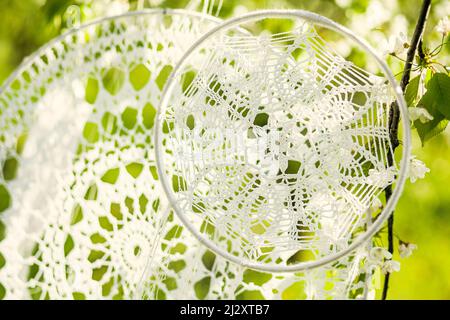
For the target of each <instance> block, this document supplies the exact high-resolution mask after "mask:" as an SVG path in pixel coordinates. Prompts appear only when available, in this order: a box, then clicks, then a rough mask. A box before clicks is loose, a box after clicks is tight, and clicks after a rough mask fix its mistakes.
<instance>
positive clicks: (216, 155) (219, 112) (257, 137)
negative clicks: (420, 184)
mask: <svg viewBox="0 0 450 320" xmlns="http://www.w3.org/2000/svg"><path fill="white" fill-rule="evenodd" d="M298 20H299V21H296V25H295V27H293V28H292V29H291V31H289V32H283V33H275V34H268V33H267V32H265V33H261V35H259V36H253V35H240V34H237V33H236V32H235V30H236V29H231V30H225V31H222V30H221V31H218V32H216V33H214V34H212V35H211V36H210V37H208V38H206V39H204V41H203V42H201V43H200V44H199V46H198V48H196V49H195V50H193V51H192V53H190V55H187V58H186V59H185V60H184V61H183V63H181V64H180V69H179V70H177V72H176V74H175V76H174V78H173V82H174V83H176V82H178V81H180V79H182V77H183V75H185V74H186V73H190V74H191V78H192V79H193V80H192V81H191V82H190V83H189V85H186V86H185V88H184V89H183V90H180V88H179V87H177V88H170V85H169V86H168V89H167V93H166V97H164V98H163V103H162V106H161V117H160V119H159V120H160V122H159V123H160V127H161V135H160V137H159V140H160V141H159V142H158V143H159V146H160V148H161V160H160V161H161V162H160V169H161V170H162V175H163V180H162V181H163V183H164V184H165V187H166V190H168V193H169V194H170V198H171V200H172V201H173V203H174V205H175V208H176V210H177V212H178V213H179V214H180V216H181V217H182V218H183V219H184V220H186V224H187V225H188V226H190V228H191V229H192V230H193V232H194V233H195V234H197V236H198V237H199V238H201V239H206V241H207V242H208V243H210V244H212V245H211V247H215V248H216V251H218V252H224V256H227V254H228V256H229V257H231V258H233V257H236V260H239V261H241V263H242V264H243V265H252V266H255V268H258V266H262V268H261V269H264V268H265V267H270V268H271V270H275V269H277V268H280V267H287V266H292V265H293V264H297V263H303V262H311V261H317V260H319V259H320V258H324V257H327V256H330V255H332V254H335V253H337V252H340V251H341V250H343V249H345V248H347V247H348V246H349V245H350V244H351V243H352V242H353V240H354V239H355V238H356V236H357V235H358V234H361V233H362V232H364V231H365V230H366V228H367V221H368V220H370V219H371V218H372V212H371V209H370V208H371V207H373V206H374V205H376V204H377V203H379V201H380V199H378V198H379V195H380V193H381V192H382V190H383V189H384V188H385V187H387V186H388V185H391V184H392V183H393V182H394V181H395V179H396V175H397V172H398V170H397V166H396V165H394V166H389V165H388V160H387V156H388V152H389V150H392V145H391V143H390V140H389V127H388V122H389V121H388V120H389V109H390V104H391V102H392V101H393V95H392V92H391V90H392V89H391V88H390V86H388V85H387V84H386V83H387V81H386V79H385V78H383V77H379V76H376V75H374V74H370V73H369V72H367V71H365V70H363V69H361V68H359V67H357V66H356V65H354V64H353V63H352V62H350V61H347V60H345V59H344V58H343V57H341V56H340V55H339V54H338V53H337V52H335V51H334V50H333V48H332V45H331V44H328V43H327V42H326V41H325V40H324V39H323V38H322V37H321V36H320V35H319V34H318V32H317V31H316V29H315V26H314V25H313V24H310V23H308V22H306V21H300V19H298ZM294 23H295V21H294ZM267 24H270V22H268V23H267ZM205 52H206V53H205ZM204 55H207V58H204V57H203V58H199V56H204ZM264 270H267V269H264Z"/></svg>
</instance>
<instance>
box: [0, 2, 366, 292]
mask: <svg viewBox="0 0 450 320" xmlns="http://www.w3.org/2000/svg"><path fill="white" fill-rule="evenodd" d="M216 23H217V22H216V21H214V20H212V19H211V18H208V17H202V16H200V15H198V14H194V13H188V12H185V11H168V12H166V13H163V12H162V11H147V12H135V13H130V14H127V15H125V16H121V17H116V18H113V19H106V20H102V21H100V22H97V23H94V24H91V25H89V26H85V27H82V28H80V29H79V30H78V31H76V32H72V33H70V34H68V35H66V36H63V37H62V38H60V39H59V40H58V41H56V42H53V43H52V44H51V45H50V46H47V47H46V48H44V49H43V50H41V51H40V52H39V54H38V55H36V56H34V57H33V58H32V59H31V60H29V61H28V62H27V63H25V66H24V67H22V68H20V69H19V71H18V72H17V73H16V74H15V76H14V77H13V78H12V79H11V81H9V82H8V84H7V85H6V86H5V87H4V89H3V91H2V92H1V93H0V115H1V116H0V169H1V170H0V193H1V198H0V204H1V205H0V299H13V298H20V299H130V298H136V297H137V298H141V296H137V292H138V294H140V292H139V287H140V286H141V282H142V283H143V284H144V286H143V290H144V291H143V292H142V294H143V297H144V298H150V299H219V298H221V299H224V298H228V299H234V298H238V299H245V298H247V299H262V298H276V299H281V298H285V299H289V298H290V299H297V298H302V299H306V298H308V299H314V298H316V299H317V298H323V299H325V298H338V299H344V298H355V297H364V295H365V293H366V291H367V290H366V284H367V281H368V279H369V277H368V276H367V275H366V274H365V273H364V271H363V269H362V264H363V261H364V257H365V255H366V250H365V249H364V248H362V249H361V250H358V251H357V252H354V253H353V254H352V255H349V256H347V257H345V258H343V259H341V260H340V261H336V262H334V263H333V264H332V265H329V266H327V267H323V268H317V269H314V270H311V271H308V272H304V273H298V274H277V275H272V274H269V273H261V272H256V271H253V270H249V269H245V268H242V267H240V266H238V265H236V264H233V263H230V262H229V261H227V260H225V259H224V258H222V257H220V256H217V255H216V254H214V253H213V252H211V251H209V250H208V249H207V248H206V247H204V246H203V245H201V244H200V242H199V241H198V240H197V239H196V238H195V237H194V236H193V235H192V234H191V233H190V232H189V231H188V230H186V229H185V228H184V227H183V226H182V224H181V222H180V221H179V219H178V218H177V216H175V215H174V214H173V213H171V212H170V206H169V203H168V200H167V198H166V196H165V195H164V191H163V190H162V187H161V185H160V183H159V178H158V173H157V169H156V162H155V154H154V143H153V134H154V125H155V121H156V120H155V114H156V112H157V109H158V105H159V101H160V97H161V90H162V88H163V86H164V83H165V81H166V79H167V77H168V75H169V73H170V70H171V69H172V68H173V66H174V65H175V64H176V62H177V60H178V59H179V58H180V56H181V55H182V53H183V51H184V50H186V49H187V47H188V46H189V45H190V44H191V43H193V42H194V41H195V40H196V39H197V38H198V37H199V35H201V34H202V33H204V32H205V31H206V30H208V29H209V28H211V27H212V26H213V25H215V24H216ZM186 78H187V81H189V76H188V75H187V76H186ZM179 86H180V90H181V88H183V87H184V82H183V83H180V85H179ZM149 257H150V258H151V263H150V264H148V263H147V262H148V258H149ZM146 265H148V267H149V268H150V270H147V272H146V273H144V271H145V268H146ZM143 274H145V275H146V276H147V277H148V278H144V279H142V275H143Z"/></svg>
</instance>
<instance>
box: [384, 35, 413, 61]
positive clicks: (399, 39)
mask: <svg viewBox="0 0 450 320" xmlns="http://www.w3.org/2000/svg"><path fill="white" fill-rule="evenodd" d="M408 48H409V44H408V39H407V38H406V35H405V34H404V33H403V32H400V33H399V34H398V35H396V36H391V37H389V40H388V43H387V48H386V51H385V54H391V55H395V56H400V55H402V54H403V52H405V51H406V49H408Z"/></svg>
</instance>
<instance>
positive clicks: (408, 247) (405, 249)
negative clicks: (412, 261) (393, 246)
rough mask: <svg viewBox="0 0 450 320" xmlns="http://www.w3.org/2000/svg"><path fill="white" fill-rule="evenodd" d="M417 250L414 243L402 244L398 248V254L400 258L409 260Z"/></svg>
mask: <svg viewBox="0 0 450 320" xmlns="http://www.w3.org/2000/svg"><path fill="white" fill-rule="evenodd" d="M416 249H417V245H415V244H414V243H406V242H402V243H400V245H399V246H398V252H399V254H400V258H408V257H409V256H411V254H412V252H413V251H414V250H416Z"/></svg>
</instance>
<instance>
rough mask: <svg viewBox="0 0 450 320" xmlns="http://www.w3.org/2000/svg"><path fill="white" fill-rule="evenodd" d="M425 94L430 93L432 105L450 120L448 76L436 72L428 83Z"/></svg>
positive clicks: (449, 78)
mask: <svg viewBox="0 0 450 320" xmlns="http://www.w3.org/2000/svg"><path fill="white" fill-rule="evenodd" d="M426 94H427V95H431V97H430V99H432V100H433V103H434V107H435V108H436V109H437V110H439V112H440V113H442V114H443V115H444V116H445V117H446V118H447V120H450V77H449V76H448V75H447V74H445V73H436V74H435V75H434V76H433V77H432V78H431V79H430V81H429V83H428V90H427V93H426Z"/></svg>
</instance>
